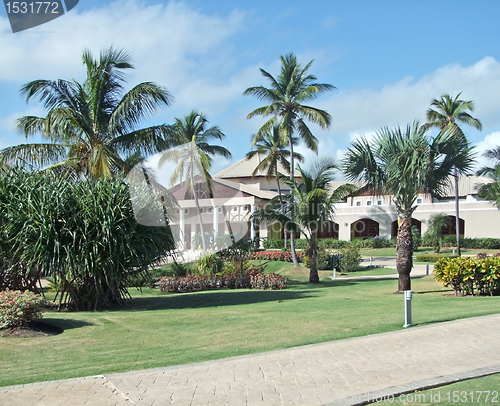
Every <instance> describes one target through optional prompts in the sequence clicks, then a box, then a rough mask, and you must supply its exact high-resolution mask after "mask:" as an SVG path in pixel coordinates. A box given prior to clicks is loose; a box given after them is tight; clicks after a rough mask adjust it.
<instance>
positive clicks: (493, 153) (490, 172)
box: [477, 146, 500, 208]
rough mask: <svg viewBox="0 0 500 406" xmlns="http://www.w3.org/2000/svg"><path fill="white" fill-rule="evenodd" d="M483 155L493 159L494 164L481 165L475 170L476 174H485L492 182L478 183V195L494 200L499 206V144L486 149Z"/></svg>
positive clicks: (499, 206)
mask: <svg viewBox="0 0 500 406" xmlns="http://www.w3.org/2000/svg"><path fill="white" fill-rule="evenodd" d="M483 156H484V157H485V158H488V159H491V160H493V161H494V165H493V166H484V167H482V168H481V169H479V170H478V171H477V175H478V176H484V175H486V176H488V177H490V178H491V179H493V182H490V183H483V184H481V185H478V186H477V190H478V195H479V196H480V197H482V198H483V199H486V200H491V201H494V202H495V205H496V206H497V207H498V208H500V146H497V147H496V148H493V149H489V150H487V151H486V152H484V153H483Z"/></svg>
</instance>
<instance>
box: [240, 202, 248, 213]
mask: <svg viewBox="0 0 500 406" xmlns="http://www.w3.org/2000/svg"><path fill="white" fill-rule="evenodd" d="M241 211H244V212H247V211H250V205H248V204H245V205H244V206H243V208H242V209H241Z"/></svg>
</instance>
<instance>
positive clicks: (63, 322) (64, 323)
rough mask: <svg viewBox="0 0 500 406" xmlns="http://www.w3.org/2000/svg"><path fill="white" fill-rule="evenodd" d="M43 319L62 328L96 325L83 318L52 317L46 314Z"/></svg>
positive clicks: (69, 328) (46, 322)
mask: <svg viewBox="0 0 500 406" xmlns="http://www.w3.org/2000/svg"><path fill="white" fill-rule="evenodd" d="M42 321H43V322H44V323H45V324H49V325H52V326H57V327H60V328H62V329H63V330H71V329H74V328H81V327H86V326H94V325H95V324H93V323H89V322H88V321H83V320H74V319H59V318H56V319H51V318H50V315H47V316H44V317H43V319H42Z"/></svg>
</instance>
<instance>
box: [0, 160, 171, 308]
mask: <svg viewBox="0 0 500 406" xmlns="http://www.w3.org/2000/svg"><path fill="white" fill-rule="evenodd" d="M0 180H1V182H0V183H1V184H2V187H0V192H1V193H0V199H1V202H2V204H1V205H0V206H1V207H0V226H1V229H0V234H1V235H2V246H1V252H0V253H1V257H2V258H1V259H2V263H3V265H2V267H1V268H2V269H0V270H1V271H2V274H8V275H9V277H8V278H7V281H13V282H17V283H18V284H19V279H20V278H21V279H22V280H26V281H25V282H24V288H28V289H33V286H36V282H37V281H38V279H39V278H40V277H41V276H51V277H52V278H53V280H54V284H55V285H56V286H58V288H59V291H58V292H57V297H58V299H59V305H60V306H61V305H68V306H70V307H74V308H77V309H83V308H86V309H91V308H93V309H96V308H97V307H102V306H106V305H108V304H110V303H122V302H123V300H124V299H125V298H126V297H128V296H129V295H128V291H127V286H129V281H130V280H131V279H133V278H135V279H136V278H137V276H138V275H140V276H143V277H145V278H147V277H148V269H149V266H150V265H151V264H153V263H155V262H157V261H158V260H163V259H165V258H166V256H168V255H169V254H170V251H171V250H172V249H174V241H173V237H172V235H171V232H170V229H169V228H168V227H166V226H165V225H164V224H163V226H158V227H153V226H143V225H140V224H138V223H137V221H136V219H135V217H134V212H133V208H132V203H131V200H130V194H129V187H128V185H127V184H125V183H124V182H123V181H121V180H119V179H108V178H101V179H94V178H85V179H83V180H79V181H78V182H74V181H71V180H69V179H68V178H67V177H59V176H55V174H53V173H48V174H45V175H44V174H40V173H25V172H22V171H20V170H17V171H16V170H14V169H8V170H5V171H3V172H2V176H1V177H0ZM16 276H17V277H16ZM33 290H34V289H33Z"/></svg>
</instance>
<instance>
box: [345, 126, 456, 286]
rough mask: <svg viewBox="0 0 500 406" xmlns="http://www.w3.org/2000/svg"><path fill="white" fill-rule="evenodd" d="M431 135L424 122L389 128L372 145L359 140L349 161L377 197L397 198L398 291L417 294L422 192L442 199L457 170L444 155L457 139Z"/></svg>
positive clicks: (349, 173)
mask: <svg viewBox="0 0 500 406" xmlns="http://www.w3.org/2000/svg"><path fill="white" fill-rule="evenodd" d="M426 131H427V130H426V128H425V127H424V126H420V125H419V123H418V122H414V123H413V124H412V125H408V127H407V128H406V130H402V129H401V128H399V127H396V128H395V129H394V130H390V129H389V128H387V127H385V128H383V129H381V130H380V131H379V132H378V133H377V135H376V136H375V138H374V139H373V140H372V141H371V142H368V141H367V139H366V138H364V137H363V138H361V139H358V140H356V141H354V142H353V143H352V145H351V147H350V148H348V150H347V152H346V156H345V158H344V162H343V170H344V173H345V174H346V177H347V178H348V179H352V180H354V179H362V180H364V181H366V182H367V185H366V186H367V187H368V188H370V189H371V190H372V191H373V192H374V193H381V194H390V195H393V196H394V204H395V206H396V210H397V213H398V224H399V228H398V235H397V243H396V256H397V257H396V267H397V270H398V274H399V281H398V291H404V290H409V289H411V281H410V272H411V268H412V266H413V261H412V253H413V248H412V247H413V241H412V240H413V239H412V234H411V217H412V214H413V212H414V211H415V209H416V208H417V206H416V205H415V202H416V199H417V196H418V194H419V193H421V192H428V193H431V194H434V195H439V194H441V193H442V192H443V190H444V188H445V187H446V185H447V178H448V176H449V175H450V174H451V173H452V168H453V159H452V157H450V156H449V155H448V154H446V153H444V152H443V151H447V150H449V149H450V144H453V142H454V137H453V136H451V135H450V133H447V132H446V133H440V134H439V135H438V136H437V137H436V138H434V139H429V138H428V137H427V135H426Z"/></svg>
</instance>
